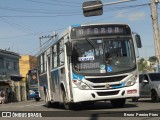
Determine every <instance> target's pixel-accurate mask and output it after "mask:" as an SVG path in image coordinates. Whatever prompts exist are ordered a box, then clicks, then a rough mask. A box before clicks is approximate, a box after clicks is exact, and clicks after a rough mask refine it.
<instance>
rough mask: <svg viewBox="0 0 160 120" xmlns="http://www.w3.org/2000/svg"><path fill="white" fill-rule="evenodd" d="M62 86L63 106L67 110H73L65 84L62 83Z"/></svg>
mask: <svg viewBox="0 0 160 120" xmlns="http://www.w3.org/2000/svg"><path fill="white" fill-rule="evenodd" d="M60 86H61V96H62V103H63V106H64V108H65V109H66V110H71V109H72V108H73V105H72V103H69V102H68V99H67V94H66V90H65V87H64V85H63V83H61V85H60Z"/></svg>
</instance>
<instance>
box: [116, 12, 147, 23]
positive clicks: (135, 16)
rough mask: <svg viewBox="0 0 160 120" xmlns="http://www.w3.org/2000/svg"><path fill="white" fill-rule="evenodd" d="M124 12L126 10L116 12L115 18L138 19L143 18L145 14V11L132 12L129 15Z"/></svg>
mask: <svg viewBox="0 0 160 120" xmlns="http://www.w3.org/2000/svg"><path fill="white" fill-rule="evenodd" d="M125 13H126V11H121V12H118V13H117V15H116V18H124V19H128V20H129V21H138V20H142V19H144V18H145V16H146V13H144V12H139V13H132V14H131V13H130V14H129V15H128V14H125Z"/></svg>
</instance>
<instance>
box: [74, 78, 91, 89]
mask: <svg viewBox="0 0 160 120" xmlns="http://www.w3.org/2000/svg"><path fill="white" fill-rule="evenodd" d="M73 83H74V84H75V85H76V86H77V87H78V88H79V89H81V90H89V89H90V88H89V86H88V85H86V84H85V83H84V82H82V81H80V80H73Z"/></svg>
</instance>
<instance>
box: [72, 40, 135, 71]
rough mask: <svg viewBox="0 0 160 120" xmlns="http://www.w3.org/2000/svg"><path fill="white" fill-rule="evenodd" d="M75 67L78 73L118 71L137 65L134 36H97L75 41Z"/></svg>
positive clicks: (73, 57) (73, 59) (73, 61)
mask: <svg viewBox="0 0 160 120" xmlns="http://www.w3.org/2000/svg"><path fill="white" fill-rule="evenodd" d="M72 64H73V69H74V71H75V72H77V73H81V74H84V73H86V74H90V73H94V74H95V73H113V74H114V73H117V72H123V71H127V70H131V69H133V68H134V67H135V65H136V61H135V55H134V46H133V42H132V38H130V37H123V38H96V39H88V38H87V39H79V40H74V41H73V55H72Z"/></svg>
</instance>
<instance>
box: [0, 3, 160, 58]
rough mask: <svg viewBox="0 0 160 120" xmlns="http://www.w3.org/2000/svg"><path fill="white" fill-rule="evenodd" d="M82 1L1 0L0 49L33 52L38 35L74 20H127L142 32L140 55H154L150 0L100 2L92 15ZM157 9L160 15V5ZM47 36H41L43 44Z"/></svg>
mask: <svg viewBox="0 0 160 120" xmlns="http://www.w3.org/2000/svg"><path fill="white" fill-rule="evenodd" d="M84 1H86V0H0V49H6V50H10V51H13V52H16V53H19V54H20V55H35V54H36V53H37V52H38V50H39V37H41V36H47V35H53V33H54V32H57V33H60V32H62V31H63V30H65V29H66V28H68V27H69V26H70V25H74V24H86V23H101V22H103V23H104V22H105V23H126V24H129V25H130V27H131V29H132V31H134V32H137V33H138V34H139V35H140V36H141V39H142V46H143V47H142V48H141V49H139V55H140V57H141V58H146V59H148V58H149V57H150V56H154V55H155V49H154V39H153V28H152V20H151V10H150V5H149V3H150V0H135V1H131V2H126V3H120V4H116V5H107V6H103V10H104V11H103V15H101V16H93V17H84V15H83V11H82V4H83V2H84ZM116 1H120V0H102V3H103V4H104V3H110V2H116ZM159 4H160V3H159ZM157 10H158V14H159V15H160V5H158V9H157ZM159 19H160V18H159ZM159 23H160V21H159ZM47 40H48V39H42V44H43V43H44V42H45V41H47Z"/></svg>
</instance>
